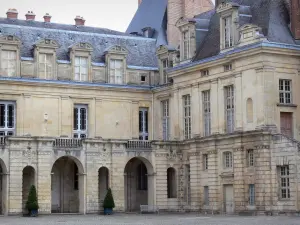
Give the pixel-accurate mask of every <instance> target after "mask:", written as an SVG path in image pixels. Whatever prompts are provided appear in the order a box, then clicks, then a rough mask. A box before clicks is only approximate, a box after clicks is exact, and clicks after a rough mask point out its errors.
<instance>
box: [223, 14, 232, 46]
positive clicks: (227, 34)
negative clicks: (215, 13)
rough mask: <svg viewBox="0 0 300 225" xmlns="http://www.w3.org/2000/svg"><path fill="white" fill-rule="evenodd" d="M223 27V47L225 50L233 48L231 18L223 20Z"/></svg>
mask: <svg viewBox="0 0 300 225" xmlns="http://www.w3.org/2000/svg"><path fill="white" fill-rule="evenodd" d="M223 26H224V46H225V48H230V47H232V46H233V39H232V36H233V35H232V18H231V16H229V17H225V18H224V19H223Z"/></svg>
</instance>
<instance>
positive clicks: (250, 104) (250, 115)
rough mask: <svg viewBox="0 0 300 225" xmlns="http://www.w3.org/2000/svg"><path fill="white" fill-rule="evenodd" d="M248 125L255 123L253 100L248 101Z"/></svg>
mask: <svg viewBox="0 0 300 225" xmlns="http://www.w3.org/2000/svg"><path fill="white" fill-rule="evenodd" d="M246 106H247V123H253V101H252V98H248V99H247V103H246Z"/></svg>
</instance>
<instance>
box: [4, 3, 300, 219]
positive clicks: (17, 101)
mask: <svg viewBox="0 0 300 225" xmlns="http://www.w3.org/2000/svg"><path fill="white" fill-rule="evenodd" d="M139 2H140V5H139V8H138V10H137V12H136V14H135V16H134V17H133V20H132V21H131V23H130V25H129V27H128V29H127V31H126V32H125V33H122V32H118V31H113V30H109V29H102V28H94V27H88V26H86V25H85V20H84V18H82V17H80V16H77V17H76V18H75V25H65V24H56V23H52V22H51V16H50V15H49V14H46V15H45V16H44V22H38V21H35V14H34V13H33V12H32V11H29V12H28V13H27V14H26V19H25V20H22V19H19V18H18V12H17V10H15V9H9V10H8V11H7V17H6V18H0V56H1V57H0V89H1V92H0V134H1V137H0V147H1V150H0V165H1V167H0V174H1V175H0V178H1V179H0V184H1V185H0V187H1V189H0V212H1V213H2V214H5V215H7V214H8V215H11V214H21V213H24V212H26V211H25V209H24V206H25V202H26V200H27V196H28V191H29V187H30V186H31V185H32V184H34V185H36V187H37V192H38V200H39V206H40V208H39V213H41V214H50V213H81V214H86V213H99V212H101V211H102V202H103V199H104V196H105V194H106V190H107V189H108V187H111V188H112V192H113V195H114V199H115V203H116V208H115V210H116V211H139V209H140V205H154V206H157V207H158V208H159V209H160V210H165V211H198V212H211V211H214V212H220V213H223V212H224V213H241V212H244V213H245V212H247V213H265V212H272V213H273V212H274V213H279V212H297V211H299V207H300V199H299V195H298V192H299V191H300V184H299V179H300V178H299V176H298V173H299V172H298V168H299V165H300V162H299V160H300V155H299V144H300V142H299V138H300V136H299V131H300V127H299V122H300V121H299V119H300V117H299V110H298V104H300V102H299V101H300V99H299V98H298V96H297V92H296V90H298V89H299V88H300V79H299V71H300V67H299V56H300V45H299V44H300V42H299V39H300V33H299V30H300V22H299V20H298V14H299V12H300V5H299V3H298V1H294V0H291V1H288V0H272V1H266V0H258V1H251V0H232V1H216V6H213V5H212V3H211V2H210V1H204V0H202V1H200V0H197V1H193V2H191V1H188V0H172V1H171V0H170V1H168V0H163V1H162V0H142V1H139ZM153 15H155V18H154V17H153ZM297 87H298V88H297ZM299 170H300V169H299Z"/></svg>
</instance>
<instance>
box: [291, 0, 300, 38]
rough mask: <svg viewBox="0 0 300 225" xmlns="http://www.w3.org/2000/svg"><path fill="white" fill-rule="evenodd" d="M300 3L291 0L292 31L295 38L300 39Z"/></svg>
mask: <svg viewBox="0 0 300 225" xmlns="http://www.w3.org/2000/svg"><path fill="white" fill-rule="evenodd" d="M299 13H300V4H299V1H298V0H291V31H292V34H293V36H294V38H295V39H297V40H298V39H300V14H299Z"/></svg>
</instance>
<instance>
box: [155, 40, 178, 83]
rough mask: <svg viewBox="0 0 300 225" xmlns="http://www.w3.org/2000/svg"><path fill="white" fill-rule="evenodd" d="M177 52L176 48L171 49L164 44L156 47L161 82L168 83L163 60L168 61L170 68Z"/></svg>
mask: <svg viewBox="0 0 300 225" xmlns="http://www.w3.org/2000/svg"><path fill="white" fill-rule="evenodd" d="M175 53H176V52H175V50H174V49H172V50H170V49H168V47H167V46H164V45H161V46H159V47H158V48H157V49H156V55H157V57H158V64H159V74H160V79H159V80H160V82H159V83H160V84H165V83H166V82H165V79H164V69H163V60H167V61H168V68H169V67H170V65H171V63H172V62H173V57H174V54H175ZM172 64H173V63H172Z"/></svg>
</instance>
